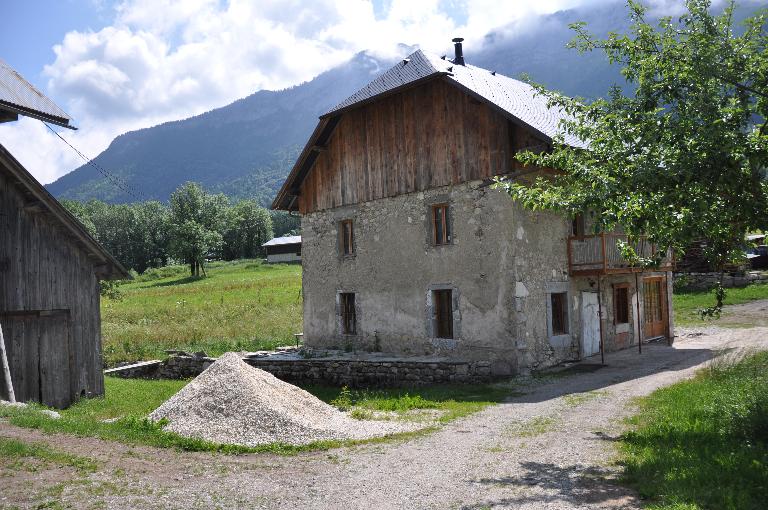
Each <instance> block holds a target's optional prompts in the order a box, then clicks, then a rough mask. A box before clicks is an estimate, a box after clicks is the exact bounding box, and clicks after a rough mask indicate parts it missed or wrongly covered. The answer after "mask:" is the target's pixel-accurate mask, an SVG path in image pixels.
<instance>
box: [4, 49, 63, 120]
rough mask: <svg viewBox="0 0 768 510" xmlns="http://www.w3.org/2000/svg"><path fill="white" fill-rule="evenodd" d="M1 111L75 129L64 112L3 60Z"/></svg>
mask: <svg viewBox="0 0 768 510" xmlns="http://www.w3.org/2000/svg"><path fill="white" fill-rule="evenodd" d="M0 111H5V112H9V113H11V114H14V115H25V116H27V117H32V118H34V119H38V120H42V121H45V122H50V123H51V124H56V125H59V126H63V127H67V128H70V129H75V127H74V126H72V125H71V122H72V119H71V117H70V116H69V115H67V113H66V112H65V111H64V110H62V109H61V108H59V107H58V106H56V103H54V102H53V101H51V100H50V99H49V98H47V97H46V96H45V95H43V93H42V92H40V91H39V90H37V89H36V88H35V87H34V86H33V85H32V84H31V83H29V82H28V81H27V80H25V79H24V77H22V76H21V75H20V74H19V73H18V72H16V71H15V70H14V69H13V68H12V67H11V66H9V65H8V64H7V63H5V62H4V61H3V60H0Z"/></svg>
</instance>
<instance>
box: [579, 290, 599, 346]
mask: <svg viewBox="0 0 768 510" xmlns="http://www.w3.org/2000/svg"><path fill="white" fill-rule="evenodd" d="M599 352H600V308H599V306H598V301H597V292H582V293H581V355H582V357H584V358H588V357H590V356H594V355H595V354H597V353H599Z"/></svg>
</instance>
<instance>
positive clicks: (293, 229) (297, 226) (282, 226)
mask: <svg viewBox="0 0 768 510" xmlns="http://www.w3.org/2000/svg"><path fill="white" fill-rule="evenodd" d="M270 215H271V216H272V228H273V230H274V232H275V236H276V237H281V236H285V235H298V234H299V233H301V218H299V217H298V216H293V215H291V214H289V213H287V212H285V211H270Z"/></svg>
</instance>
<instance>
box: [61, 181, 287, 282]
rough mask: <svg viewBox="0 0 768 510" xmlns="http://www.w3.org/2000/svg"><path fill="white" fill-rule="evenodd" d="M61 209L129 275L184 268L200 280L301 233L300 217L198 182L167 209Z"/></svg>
mask: <svg viewBox="0 0 768 510" xmlns="http://www.w3.org/2000/svg"><path fill="white" fill-rule="evenodd" d="M62 203H63V204H64V206H65V207H66V208H67V209H68V210H69V211H70V212H71V213H72V214H73V215H74V216H75V217H76V218H77V219H78V220H80V222H81V223H82V224H83V225H84V226H85V228H86V229H87V230H88V231H89V232H90V234H91V235H92V236H93V237H94V238H95V239H96V240H97V241H99V243H101V244H102V246H104V247H105V248H106V249H107V250H108V251H109V252H110V253H111V254H112V255H113V256H114V257H115V258H116V259H117V260H118V261H119V262H120V263H121V264H122V265H123V266H124V267H125V268H126V269H128V270H132V271H135V272H137V273H142V272H144V271H146V270H147V269H149V268H153V267H162V266H166V265H168V264H170V263H184V264H189V266H190V272H191V273H192V274H194V275H199V274H200V271H201V270H202V271H203V272H205V262H206V261H209V260H235V259H242V258H258V257H263V256H264V251H263V248H262V247H261V245H262V244H264V243H265V242H267V241H269V240H270V239H272V237H275V236H282V235H292V234H297V233H298V232H299V228H300V220H299V218H298V217H295V216H290V215H289V214H287V213H285V212H282V211H269V210H267V209H265V208H264V207H261V206H260V205H259V203H258V202H257V201H256V200H253V199H243V200H239V201H233V200H231V199H230V198H229V197H227V196H226V195H224V194H223V193H210V192H208V191H206V190H205V189H203V187H202V186H200V184H197V183H193V182H188V183H185V184H183V185H182V186H180V187H179V188H177V189H176V191H174V192H173V193H172V194H171V198H170V201H169V203H168V204H167V205H166V204H163V203H162V202H159V201H154V200H153V201H147V202H135V203H132V204H109V203H105V202H102V201H99V200H89V201H87V202H80V201H76V200H63V201H62Z"/></svg>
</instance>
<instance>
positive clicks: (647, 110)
mask: <svg viewBox="0 0 768 510" xmlns="http://www.w3.org/2000/svg"><path fill="white" fill-rule="evenodd" d="M628 6H629V15H630V18H631V22H632V25H631V30H630V33H629V34H624V35H621V34H616V33H611V34H609V35H608V37H607V38H606V39H599V38H596V37H595V36H593V35H591V34H590V33H589V32H587V29H586V26H585V24H583V23H578V24H575V25H572V28H573V29H574V30H575V32H576V38H575V39H574V41H573V42H572V43H571V46H572V47H574V48H576V49H578V50H579V51H581V52H588V51H595V50H599V51H603V52H605V54H606V55H607V57H608V59H609V60H610V62H611V63H614V64H618V65H621V66H622V74H623V76H624V77H625V78H626V80H627V81H628V82H629V83H630V84H631V85H632V87H631V88H628V90H629V92H628V93H627V94H624V93H623V92H622V90H621V89H620V88H619V87H613V88H612V89H611V90H610V92H609V94H608V97H607V98H605V99H599V100H596V101H594V102H593V103H591V104H585V103H584V102H582V101H579V100H576V99H571V98H568V97H565V96H563V95H561V94H558V93H554V92H549V91H546V90H544V89H542V88H539V90H540V93H541V94H544V95H545V96H546V97H547V98H548V99H549V101H550V103H551V105H552V106H553V107H557V108H560V109H562V111H564V112H565V113H566V114H567V120H565V121H564V122H563V124H562V127H563V131H564V133H567V134H569V135H572V136H574V137H576V138H577V139H579V140H581V142H583V144H584V146H585V147H587V148H586V149H581V148H574V147H572V146H569V145H566V144H565V143H564V139H563V138H562V137H561V138H559V139H557V140H555V142H554V144H553V148H552V150H551V151H549V152H544V153H539V154H536V153H532V152H525V153H522V154H521V155H519V156H518V157H519V159H520V160H521V161H522V162H524V163H526V164H532V165H537V166H540V167H544V168H555V169H558V170H561V172H559V173H558V174H557V175H555V176H553V177H540V178H538V179H536V181H535V182H534V183H527V184H523V183H516V182H511V181H503V182H502V183H501V185H502V186H503V187H505V188H506V189H507V191H508V192H509V193H510V194H511V195H512V196H513V197H514V198H516V199H518V200H519V201H520V202H521V203H522V204H524V205H525V206H527V207H528V208H532V209H536V208H546V209H553V210H558V211H561V212H565V213H568V214H571V215H575V214H577V213H578V212H580V211H587V210H592V211H596V212H598V213H599V215H598V216H597V219H598V221H597V225H596V229H597V230H601V231H610V230H613V229H617V228H619V229H623V230H624V232H626V233H627V234H628V235H629V236H630V240H632V239H637V238H638V236H640V235H643V234H647V235H648V238H649V241H651V242H652V243H655V245H656V246H657V251H656V253H654V254H652V255H651V256H650V257H645V258H642V257H641V256H640V255H641V254H638V253H636V252H635V251H634V250H633V249H632V243H631V242H630V243H626V244H624V245H623V246H621V248H622V250H623V253H624V254H625V257H626V258H628V259H630V260H631V261H632V262H634V263H635V264H637V265H640V266H643V267H653V266H654V265H655V264H657V263H658V262H659V260H660V259H661V256H662V254H664V253H666V251H667V249H668V248H669V247H672V248H675V249H677V250H681V249H683V248H684V247H685V246H687V245H688V244H689V243H690V242H691V241H693V240H696V239H706V240H707V246H706V250H705V253H704V255H705V256H706V257H707V258H708V260H709V261H710V263H711V264H712V265H713V266H714V267H717V268H720V270H721V271H722V268H723V267H724V265H725V264H726V263H727V262H729V261H730V260H733V259H734V258H735V257H737V256H738V255H739V254H740V252H741V249H742V248H741V246H742V244H743V239H744V235H745V233H746V232H747V231H749V230H757V229H762V230H764V229H766V228H768V184H767V183H766V167H767V166H768V127H767V123H766V120H767V119H768V52H767V50H766V11H759V12H757V13H756V14H755V15H754V16H753V17H751V18H749V19H747V20H746V21H745V22H744V24H743V28H742V29H741V30H740V31H739V32H738V33H736V32H735V30H734V23H733V20H732V16H733V11H734V5H733V3H731V4H729V5H727V6H726V8H725V9H724V11H723V12H722V14H719V15H713V14H712V13H711V12H710V7H711V5H710V1H709V0H688V1H687V2H686V6H687V12H686V13H685V14H684V15H683V16H681V17H680V18H678V19H673V18H670V17H667V18H662V19H661V20H660V21H659V23H658V26H657V27H654V26H652V25H651V24H649V23H648V22H647V21H646V20H645V14H646V8H645V7H643V6H642V5H640V4H639V3H636V2H634V1H629V2H628ZM717 297H718V303H717V305H716V307H715V308H717V309H718V310H719V307H720V306H721V305H722V297H723V294H722V293H720V292H718V293H717Z"/></svg>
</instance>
